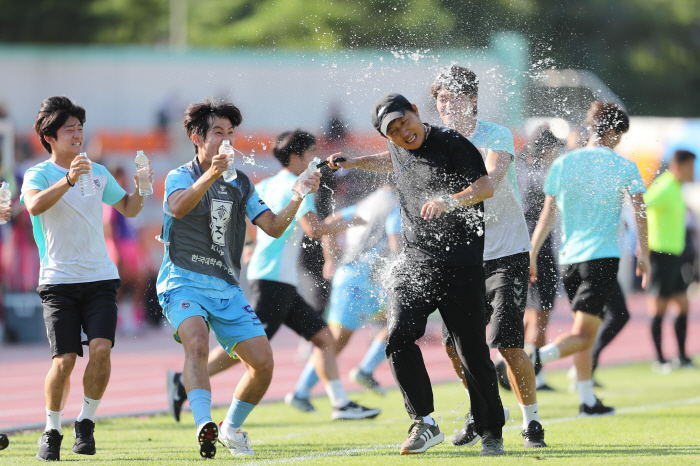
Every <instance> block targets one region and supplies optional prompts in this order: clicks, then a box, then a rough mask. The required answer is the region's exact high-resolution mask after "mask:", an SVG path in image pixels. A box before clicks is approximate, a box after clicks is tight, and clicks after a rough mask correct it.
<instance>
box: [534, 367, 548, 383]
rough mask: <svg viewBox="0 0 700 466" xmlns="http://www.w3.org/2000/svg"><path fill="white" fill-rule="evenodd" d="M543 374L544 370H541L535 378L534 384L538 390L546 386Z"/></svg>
mask: <svg viewBox="0 0 700 466" xmlns="http://www.w3.org/2000/svg"><path fill="white" fill-rule="evenodd" d="M544 374H545V370H544V369H541V370H540V373H539V374H537V375H536V376H535V383H536V384H537V385H536V387H537V388H540V387H543V386H545V385H547V382H546V381H545V378H544Z"/></svg>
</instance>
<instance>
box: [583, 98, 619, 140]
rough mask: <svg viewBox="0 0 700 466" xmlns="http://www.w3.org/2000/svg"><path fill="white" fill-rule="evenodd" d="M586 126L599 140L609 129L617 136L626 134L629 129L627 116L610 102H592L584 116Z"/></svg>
mask: <svg viewBox="0 0 700 466" xmlns="http://www.w3.org/2000/svg"><path fill="white" fill-rule="evenodd" d="M586 124H587V125H588V127H589V128H591V130H592V131H593V132H594V133H595V134H596V136H598V137H599V138H600V137H603V136H604V135H605V133H607V132H608V131H609V130H611V129H613V130H615V133H617V134H622V133H626V132H627V131H629V129H630V119H629V118H628V117H627V114H626V113H625V112H624V111H623V110H622V109H621V108H620V107H618V106H617V105H616V104H613V103H611V102H601V101H595V102H593V103H592V104H591V108H590V109H589V110H588V113H587V114H586Z"/></svg>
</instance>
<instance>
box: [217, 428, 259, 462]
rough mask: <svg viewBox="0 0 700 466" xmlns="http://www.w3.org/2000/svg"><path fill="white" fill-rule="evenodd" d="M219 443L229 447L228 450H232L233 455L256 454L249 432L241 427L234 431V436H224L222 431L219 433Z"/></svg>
mask: <svg viewBox="0 0 700 466" xmlns="http://www.w3.org/2000/svg"><path fill="white" fill-rule="evenodd" d="M219 443H221V444H222V445H223V446H225V447H226V448H228V451H230V452H231V454H232V455H233V456H252V455H255V452H254V451H253V449H252V448H251V447H250V439H249V438H248V432H244V431H242V430H240V429H238V430H237V431H236V432H234V433H233V438H227V437H224V435H223V434H222V433H219Z"/></svg>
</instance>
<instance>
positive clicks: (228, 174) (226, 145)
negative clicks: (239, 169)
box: [219, 139, 238, 182]
mask: <svg viewBox="0 0 700 466" xmlns="http://www.w3.org/2000/svg"><path fill="white" fill-rule="evenodd" d="M219 154H226V155H228V168H227V169H226V171H225V172H224V181H226V182H231V181H233V180H235V179H236V177H237V176H238V173H236V167H234V166H233V146H232V145H231V141H229V140H228V139H224V142H222V143H221V145H220V146H219Z"/></svg>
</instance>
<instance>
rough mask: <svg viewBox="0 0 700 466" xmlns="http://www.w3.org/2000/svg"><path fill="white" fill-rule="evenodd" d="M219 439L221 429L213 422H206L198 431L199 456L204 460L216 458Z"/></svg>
mask: <svg viewBox="0 0 700 466" xmlns="http://www.w3.org/2000/svg"><path fill="white" fill-rule="evenodd" d="M218 438H219V428H218V427H217V426H216V423H214V422H213V421H209V422H205V423H204V424H202V425H201V426H199V428H198V429H197V442H199V454H200V455H201V457H202V458H213V457H214V456H216V441H217V440H218Z"/></svg>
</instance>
